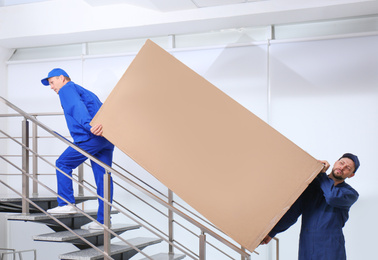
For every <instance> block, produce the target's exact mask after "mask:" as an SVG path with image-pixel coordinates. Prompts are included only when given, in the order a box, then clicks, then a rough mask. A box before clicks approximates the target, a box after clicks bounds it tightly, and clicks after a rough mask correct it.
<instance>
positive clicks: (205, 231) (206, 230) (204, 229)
mask: <svg viewBox="0 0 378 260" xmlns="http://www.w3.org/2000/svg"><path fill="white" fill-rule="evenodd" d="M0 101H1V102H3V103H4V104H6V105H7V106H9V107H10V108H12V109H13V110H15V111H16V112H18V113H19V115H20V116H22V117H24V118H25V120H30V121H31V122H33V123H34V124H35V125H38V126H39V127H41V128H42V129H44V130H45V131H46V132H48V133H49V134H51V135H52V136H54V137H55V138H57V139H59V140H61V141H63V142H64V143H65V144H67V145H68V146H71V147H72V148H73V149H75V150H76V151H78V152H80V153H82V154H83V155H85V156H86V157H87V158H89V159H90V160H92V161H94V162H96V163H97V164H99V165H101V166H102V167H103V168H104V169H105V170H106V171H107V172H111V173H112V174H114V175H115V176H117V177H118V178H120V179H122V180H123V181H125V182H126V183H128V184H129V185H130V186H131V187H133V188H135V189H137V190H139V191H140V192H142V193H143V194H145V195H147V196H149V197H150V198H152V199H153V200H155V201H156V202H158V203H160V204H161V205H163V206H164V207H166V208H168V209H169V210H170V211H171V212H173V213H175V214H177V215H179V216H180V217H182V218H183V219H185V220H186V221H188V222H189V223H191V224H192V225H194V226H196V227H197V228H199V229H200V230H201V235H200V239H201V240H203V241H206V237H205V234H209V235H211V236H212V237H214V238H215V239H217V240H218V241H220V242H221V243H223V244H224V245H226V246H228V247H229V248H231V249H232V250H234V251H235V252H237V253H239V254H240V255H241V256H242V259H250V255H249V254H248V253H246V252H245V251H244V250H242V249H240V248H239V247H237V246H236V245H234V244H233V243H231V242H230V241H228V240H226V239H225V238H223V237H221V236H220V235H218V234H217V233H216V232H214V231H213V230H211V229H209V228H208V227H206V226H204V225H203V224H201V223H199V222H198V221H196V220H194V219H193V218H191V217H190V216H188V215H187V214H185V213H184V212H182V211H181V210H179V209H177V208H176V207H174V206H173V205H172V204H170V203H167V202H166V201H164V200H162V199H161V198H160V197H158V196H156V195H155V194H153V193H152V192H150V191H148V190H146V189H145V188H144V187H142V186H141V185H139V184H137V183H136V182H134V181H132V180H131V179H129V178H127V177H126V176H124V175H123V174H121V173H120V172H118V171H116V170H115V169H114V168H112V167H109V166H108V165H107V164H105V163H103V162H101V161H100V160H98V159H97V158H95V157H93V156H92V155H91V154H89V153H87V152H86V151H84V150H83V149H81V148H80V147H78V146H76V145H75V144H73V143H72V142H70V141H69V140H67V139H66V138H64V137H62V136H61V135H59V134H58V133H57V132H54V131H53V130H52V129H50V128H49V127H47V126H46V125H44V124H43V123H41V122H40V121H38V120H37V119H36V118H35V116H32V115H30V114H28V113H26V112H24V111H23V110H21V109H19V108H18V107H16V106H15V105H13V104H12V103H10V102H9V101H7V100H6V99H4V98H3V97H0ZM0 116H4V115H0ZM29 177H30V178H32V179H33V177H32V176H31V175H29ZM25 199H27V198H25ZM99 199H102V200H103V201H104V204H106V205H108V206H112V207H114V208H116V207H115V206H114V205H112V204H110V203H109V202H108V201H106V200H104V199H103V198H101V197H99ZM108 231H110V230H108ZM153 233H154V232H153ZM158 236H159V235H158ZM159 237H160V236H159ZM167 242H168V243H169V242H170V241H167ZM174 246H176V245H174ZM200 251H203V249H202V248H201V250H200ZM201 254H202V253H201V252H200V259H204V256H201Z"/></svg>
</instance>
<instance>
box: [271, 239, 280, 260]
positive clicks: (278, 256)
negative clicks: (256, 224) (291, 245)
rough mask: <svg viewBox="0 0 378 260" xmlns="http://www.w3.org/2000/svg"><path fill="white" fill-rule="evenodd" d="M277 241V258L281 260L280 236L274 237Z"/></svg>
mask: <svg viewBox="0 0 378 260" xmlns="http://www.w3.org/2000/svg"><path fill="white" fill-rule="evenodd" d="M273 239H274V240H275V241H276V260H280V240H279V239H278V238H275V237H274V238H273Z"/></svg>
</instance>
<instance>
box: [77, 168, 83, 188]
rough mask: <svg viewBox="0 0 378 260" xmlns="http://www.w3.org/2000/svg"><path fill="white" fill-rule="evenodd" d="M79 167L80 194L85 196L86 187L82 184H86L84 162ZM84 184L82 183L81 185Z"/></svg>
mask: <svg viewBox="0 0 378 260" xmlns="http://www.w3.org/2000/svg"><path fill="white" fill-rule="evenodd" d="M77 169H78V174H77V175H78V182H79V184H78V196H84V188H83V186H82V185H84V163H82V164H80V165H79V167H78V168H77ZM80 184H82V185H80Z"/></svg>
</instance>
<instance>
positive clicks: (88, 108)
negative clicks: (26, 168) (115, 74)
mask: <svg viewBox="0 0 378 260" xmlns="http://www.w3.org/2000/svg"><path fill="white" fill-rule="evenodd" d="M41 82H42V84H43V85H45V86H49V85H50V87H51V89H52V90H54V91H55V92H56V93H57V94H58V95H59V99H60V103H61V105H62V108H63V111H64V116H65V118H66V122H67V126H68V129H69V131H70V134H71V137H72V138H73V141H74V144H75V145H77V146H79V147H80V148H82V149H83V150H85V151H86V152H88V153H89V154H91V155H93V156H94V157H96V158H97V159H99V160H100V161H102V162H104V163H105V164H107V165H109V166H111V165H112V160H113V151H114V145H113V144H112V143H110V142H109V141H108V140H106V139H105V138H104V137H103V136H102V125H95V126H93V127H91V126H90V125H89V123H90V122H91V120H92V118H93V117H94V116H95V115H96V113H97V111H98V110H99V109H100V107H101V105H102V103H101V101H100V100H99V98H98V97H97V96H96V95H95V94H94V93H92V92H91V91H89V90H87V89H85V88H83V87H81V86H79V85H77V84H75V83H74V82H72V81H71V79H70V77H69V76H68V74H67V73H66V72H65V71H64V70H62V69H60V68H56V69H53V70H52V71H50V72H49V73H48V76H47V77H46V78H44V79H42V80H41ZM86 159H87V157H86V156H84V155H82V154H81V153H79V152H78V151H76V150H75V149H74V148H72V147H68V148H67V149H66V150H65V151H64V152H63V153H62V154H61V155H60V157H59V158H58V159H57V160H56V167H57V168H58V169H60V170H61V171H63V172H65V173H66V174H67V175H69V176H71V177H72V170H73V169H75V168H76V167H77V166H79V165H80V164H82V163H83V162H84V161H85V160H86ZM91 165H92V170H93V174H94V178H95V182H96V185H97V194H98V195H99V196H101V197H103V196H104V181H103V176H104V174H105V169H104V168H103V167H102V166H100V165H98V164H97V163H95V162H93V161H92V160H91ZM56 176H57V186H58V195H59V196H60V197H59V196H58V199H57V200H58V207H56V208H53V209H49V210H48V211H47V212H48V213H51V214H74V213H77V209H76V207H75V206H73V205H74V204H75V197H74V192H73V185H72V180H71V179H70V178H68V177H67V176H65V175H64V174H63V173H61V172H60V171H59V170H56ZM110 189H111V191H110V193H111V201H112V199H113V181H112V180H111V184H110ZM62 198H64V199H65V200H67V201H68V202H69V203H71V204H73V205H70V204H69V203H67V202H66V201H65V200H63V199H62ZM98 202H99V206H98V212H97V221H98V222H99V223H101V224H103V223H104V202H103V201H102V200H101V199H98ZM86 228H89V229H102V226H101V225H98V224H97V223H96V222H92V223H90V224H89V225H87V226H86Z"/></svg>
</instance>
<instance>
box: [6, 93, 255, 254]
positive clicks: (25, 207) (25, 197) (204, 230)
mask: <svg viewBox="0 0 378 260" xmlns="http://www.w3.org/2000/svg"><path fill="white" fill-rule="evenodd" d="M0 101H1V102H3V103H5V104H6V105H7V106H9V107H11V108H12V109H13V110H15V111H17V112H18V113H19V114H20V115H22V116H23V117H24V122H23V129H24V130H23V142H22V144H21V145H22V147H23V149H22V150H23V160H22V161H23V163H22V164H23V167H22V169H20V170H21V172H22V175H23V189H22V193H20V192H18V191H16V190H14V189H13V188H12V187H9V185H7V184H5V183H4V182H2V181H0V182H1V183H2V184H3V185H5V186H7V187H8V188H9V189H11V190H13V192H15V193H16V194H18V195H19V196H20V197H21V198H22V212H23V214H28V213H29V204H32V205H33V206H34V207H35V208H37V209H39V210H40V211H41V212H43V213H44V214H47V215H49V216H50V217H51V218H52V219H53V220H54V221H55V222H57V223H59V224H60V225H62V226H63V227H64V228H65V229H67V230H69V231H72V230H70V228H69V227H68V226H67V225H65V224H64V223H63V222H61V221H59V220H58V219H56V218H55V217H54V216H53V215H51V214H48V213H47V212H46V211H44V210H43V209H42V208H41V207H39V206H38V205H36V204H35V203H34V202H33V201H32V200H30V198H29V191H28V188H27V187H28V186H29V185H28V182H29V179H32V180H33V181H34V182H37V183H39V184H40V185H44V184H42V183H40V181H39V180H38V179H36V178H35V177H34V176H33V175H31V174H29V173H28V172H29V171H28V166H27V165H28V162H27V160H28V159H26V158H29V154H28V153H29V152H32V153H33V152H34V151H32V150H31V149H30V148H29V147H28V140H29V135H28V130H27V129H28V121H31V122H33V123H34V124H35V125H38V126H39V127H41V128H42V129H44V130H45V131H47V132H48V133H50V134H51V135H52V136H54V137H55V138H57V139H59V140H61V141H63V142H64V143H65V144H66V145H68V146H71V147H72V148H74V149H75V150H77V151H78V152H80V153H82V154H83V155H85V156H86V157H87V158H89V159H90V160H92V161H94V162H96V163H97V164H99V165H101V166H102V167H103V168H104V169H105V170H106V171H107V173H109V172H111V173H112V174H115V175H116V176H117V177H118V178H120V179H121V180H122V181H124V182H126V183H127V184H128V185H130V186H131V187H132V188H135V189H136V190H138V191H140V192H141V193H143V194H144V195H147V196H148V197H149V198H151V199H153V200H154V201H155V202H158V203H159V204H161V205H162V206H164V207H165V208H167V209H168V210H169V212H170V213H169V214H170V216H171V215H173V214H177V215H178V216H180V217H181V218H183V219H184V220H186V221H188V222H189V223H191V224H193V225H195V226H196V227H198V228H199V229H200V230H201V234H200V235H199V244H200V250H199V259H200V260H205V258H206V250H205V247H206V235H210V236H212V237H213V238H215V239H216V240H218V241H220V242H221V243H222V244H224V245H226V246H227V247H229V248H231V249H232V250H234V251H235V252H237V253H238V254H240V256H241V259H242V260H247V259H250V254H248V253H247V252H246V251H245V250H243V249H241V248H239V247H238V246H236V245H235V244H233V243H231V242H230V241H229V240H227V239H225V238H224V237H222V236H220V235H219V234H218V233H217V232H216V231H213V230H212V229H210V228H209V227H207V226H205V225H203V224H201V223H200V222H198V221H197V220H195V219H193V218H191V217H190V216H189V215H187V214H186V213H184V212H183V211H181V210H179V209H178V208H176V207H175V206H173V203H172V201H170V200H169V201H168V202H166V201H164V200H163V199H161V198H160V197H158V196H157V195H155V194H154V193H152V192H151V191H149V190H147V189H145V188H144V187H142V186H141V185H140V184H138V183H136V182H135V181H133V180H131V179H130V178H128V177H126V176H125V175H123V174H122V173H120V172H119V171H117V170H115V169H113V168H111V167H109V166H108V165H106V164H104V163H103V162H101V161H99V160H98V159H97V158H95V157H93V156H92V155H91V154H88V153H87V152H86V151H84V150H82V149H81V148H80V147H77V146H76V145H74V144H73V143H72V142H70V141H69V140H67V139H66V138H64V137H62V136H61V135H59V134H58V133H56V132H54V131H52V130H51V129H50V128H49V127H47V126H45V125H44V124H43V123H41V122H39V121H38V120H37V119H36V118H35V117H33V116H31V115H29V114H27V113H25V112H24V111H22V110H21V109H19V108H18V107H16V106H15V105H13V104H11V103H10V102H9V101H7V100H6V99H4V98H2V97H0ZM36 156H39V155H38V154H37V155H36ZM40 158H41V157H40ZM3 159H5V158H3ZM41 159H42V160H43V158H41ZM5 160H6V159H5ZM53 166H54V168H56V167H55V165H53ZM58 170H59V169H58ZM62 173H63V174H65V173H64V172H62ZM105 175H106V174H105ZM66 176H68V175H66ZM68 177H70V176H68ZM105 177H106V176H105ZM70 178H71V177H70ZM71 179H72V180H73V181H74V182H76V183H77V184H78V185H79V186H80V187H82V188H84V189H86V190H88V191H89V192H91V193H92V194H93V195H94V196H96V197H97V198H98V199H101V200H103V202H104V205H105V206H106V208H108V210H105V214H106V215H105V219H106V221H105V225H104V230H105V232H104V240H105V244H104V251H103V255H104V257H106V258H107V259H111V258H109V256H108V255H109V254H110V239H111V236H112V235H113V236H114V237H117V238H119V239H120V240H121V241H123V242H124V243H126V244H127V241H125V240H124V239H123V238H121V237H119V236H118V235H117V234H115V233H114V232H113V231H112V230H111V229H109V228H108V226H109V223H110V210H109V209H110V207H112V208H113V209H115V210H117V211H119V212H120V213H121V214H123V215H125V216H127V217H128V218H130V219H132V220H133V221H135V222H136V223H138V224H140V225H142V226H143V227H144V228H146V229H147V230H148V231H149V232H151V233H152V234H153V235H155V236H156V237H159V238H160V239H161V240H162V241H165V242H166V243H168V244H169V247H170V249H172V248H176V249H177V250H180V251H182V252H184V253H185V254H186V255H187V256H189V257H191V258H192V259H197V258H196V256H194V255H192V254H191V252H189V251H187V250H186V248H184V247H182V246H179V245H178V243H175V242H176V241H174V239H173V238H171V237H169V238H168V239H166V238H165V237H163V236H161V235H160V234H159V233H157V232H156V231H154V230H152V229H151V228H149V227H146V226H145V225H144V224H143V223H140V221H138V220H137V219H136V218H134V217H133V216H131V215H130V214H128V213H127V212H125V211H124V210H122V209H121V208H120V207H118V206H117V205H114V204H110V203H109V201H108V199H107V198H106V192H105V198H101V197H99V196H97V194H95V193H94V192H93V191H91V190H90V189H89V188H87V187H86V186H84V185H83V184H82V183H80V182H78V181H77V180H75V179H74V178H71ZM105 183H106V182H105ZM26 186H27V187H26ZM45 188H47V189H49V188H48V187H46V186H45ZM106 188H107V187H105V189H106ZM50 190H51V189H50ZM51 191H52V190H51ZM52 192H53V193H55V192H54V191H52ZM55 194H56V193H55ZM81 213H82V214H84V215H85V214H86V213H85V212H83V211H81ZM86 217H88V218H89V219H91V220H92V221H95V222H96V220H95V219H94V218H92V217H91V216H89V215H87V216H86ZM170 222H172V221H171V220H170ZM170 235H171V234H170ZM80 239H82V240H83V241H85V239H83V238H80ZM85 242H86V243H87V242H88V244H91V243H90V242H89V241H85ZM130 246H132V245H130ZM91 247H95V246H91ZM96 250H98V248H97V249H96ZM136 250H138V249H136ZM140 253H142V254H144V253H143V252H141V251H140ZM145 256H146V257H147V258H148V259H149V256H147V255H145ZM151 259H152V258H151Z"/></svg>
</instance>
